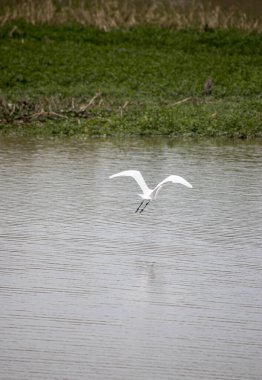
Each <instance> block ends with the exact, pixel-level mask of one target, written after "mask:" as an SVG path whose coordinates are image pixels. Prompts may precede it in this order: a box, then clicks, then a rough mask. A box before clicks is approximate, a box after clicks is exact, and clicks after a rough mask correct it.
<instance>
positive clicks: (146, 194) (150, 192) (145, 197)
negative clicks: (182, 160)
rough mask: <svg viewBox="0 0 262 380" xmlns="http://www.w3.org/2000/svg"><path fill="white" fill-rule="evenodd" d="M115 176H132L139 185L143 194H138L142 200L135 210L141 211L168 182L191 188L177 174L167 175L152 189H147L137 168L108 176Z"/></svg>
mask: <svg viewBox="0 0 262 380" xmlns="http://www.w3.org/2000/svg"><path fill="white" fill-rule="evenodd" d="M116 177H133V178H134V179H135V180H136V182H137V183H138V185H139V186H140V188H141V190H142V191H143V194H138V195H139V196H140V197H141V198H142V202H141V203H140V205H139V206H138V207H137V209H136V211H135V212H139V213H140V214H141V212H143V211H144V210H145V208H146V207H147V206H148V204H149V203H150V201H151V200H154V199H156V198H157V195H158V193H159V191H160V190H161V189H162V187H163V186H164V185H165V184H166V183H168V182H173V183H180V184H181V185H184V186H187V187H190V188H192V187H193V186H192V185H191V184H190V183H189V182H187V180H185V179H184V178H183V177H180V176H178V175H170V176H169V177H167V178H165V179H164V180H163V181H161V182H159V184H158V185H156V187H155V188H154V189H149V187H148V186H147V184H146V182H145V180H144V178H143V177H142V174H141V173H140V171H138V170H125V171H123V172H120V173H117V174H113V175H111V176H110V177H109V178H110V179H111V178H116Z"/></svg>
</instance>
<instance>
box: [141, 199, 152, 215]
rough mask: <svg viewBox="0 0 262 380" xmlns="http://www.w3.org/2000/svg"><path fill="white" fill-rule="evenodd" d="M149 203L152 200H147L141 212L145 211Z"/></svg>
mask: <svg viewBox="0 0 262 380" xmlns="http://www.w3.org/2000/svg"><path fill="white" fill-rule="evenodd" d="M149 203H150V201H147V202H146V204H145V206H144V207H143V208H142V209H141V210H140V214H141V212H143V211H144V209H145V208H146V206H147V205H148V204H149Z"/></svg>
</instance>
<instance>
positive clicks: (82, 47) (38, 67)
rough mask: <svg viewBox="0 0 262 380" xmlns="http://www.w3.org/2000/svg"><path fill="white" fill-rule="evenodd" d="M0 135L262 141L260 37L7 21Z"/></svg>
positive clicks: (0, 66)
mask: <svg viewBox="0 0 262 380" xmlns="http://www.w3.org/2000/svg"><path fill="white" fill-rule="evenodd" d="M0 42H1V43H0V72H1V75H0V134H2V135H3V134H4V135H10V134H11V135H12V134H20V135H25V136H27V135H40V136H44V135H66V136H67V135H70V136H71V135H81V134H84V135H87V136H125V135H134V136H135V135H139V136H154V135H166V136H172V137H176V136H182V137H208V138H209V137H226V138H242V139H246V138H247V139H252V138H261V137H262V75H261V69H262V33H261V32H260V31H250V30H240V29H236V28H229V29H212V28H206V29H204V30H198V29H181V30H177V29H175V28H172V27H160V26H157V25H136V26H134V27H128V28H122V29H119V28H113V29H110V30H102V29H101V28H100V29H99V28H97V27H93V26H87V25H80V24H76V23H74V24H73V23H71V24H66V25H64V24H55V25H54V24H47V23H43V24H37V25H33V24H32V23H29V22H24V21H19V20H15V21H12V20H11V21H8V22H5V23H3V24H2V26H1V28H0Z"/></svg>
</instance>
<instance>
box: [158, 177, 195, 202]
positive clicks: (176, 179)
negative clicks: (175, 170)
mask: <svg viewBox="0 0 262 380" xmlns="http://www.w3.org/2000/svg"><path fill="white" fill-rule="evenodd" d="M168 182H172V183H180V184H181V185H184V186H187V187H190V188H192V187H193V186H192V185H191V183H189V182H188V181H187V180H186V179H184V178H183V177H180V176H179V175H170V176H169V177H167V178H165V179H164V180H163V181H161V182H159V184H158V185H156V187H155V188H154V190H153V191H152V194H151V196H152V198H153V199H156V197H157V194H158V193H159V191H160V190H161V189H162V187H163V185H164V184H166V183H168Z"/></svg>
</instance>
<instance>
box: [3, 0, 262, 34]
mask: <svg viewBox="0 0 262 380" xmlns="http://www.w3.org/2000/svg"><path fill="white" fill-rule="evenodd" d="M17 20H24V21H26V22H29V23H32V24H43V23H50V24H67V23H72V22H76V23H79V24H82V25H90V26H95V27H98V28H100V29H103V30H110V29H112V28H127V27H132V26H136V25H141V24H145V23H147V24H148V23H150V24H157V25H160V26H166V27H173V28H176V29H187V28H197V29H200V30H203V29H205V28H214V29H226V28H232V27H234V28H239V29H244V30H248V31H262V17H257V18H254V17H250V16H248V15H247V14H246V13H245V12H244V11H240V10H239V9H237V8H234V7H231V8H230V9H227V10H223V9H222V8H221V7H219V6H212V5H211V4H207V5H203V4H202V3H200V2H197V1H193V2H192V3H191V4H190V6H188V7H183V6H181V5H178V4H177V2H175V1H174V0H145V1H139V0H91V1H87V0H79V1H73V0H42V1H37V0H22V1H21V0H20V1H19V0H12V1H7V0H2V9H1V12H0V24H1V25H4V24H5V23H7V22H10V21H17Z"/></svg>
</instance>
